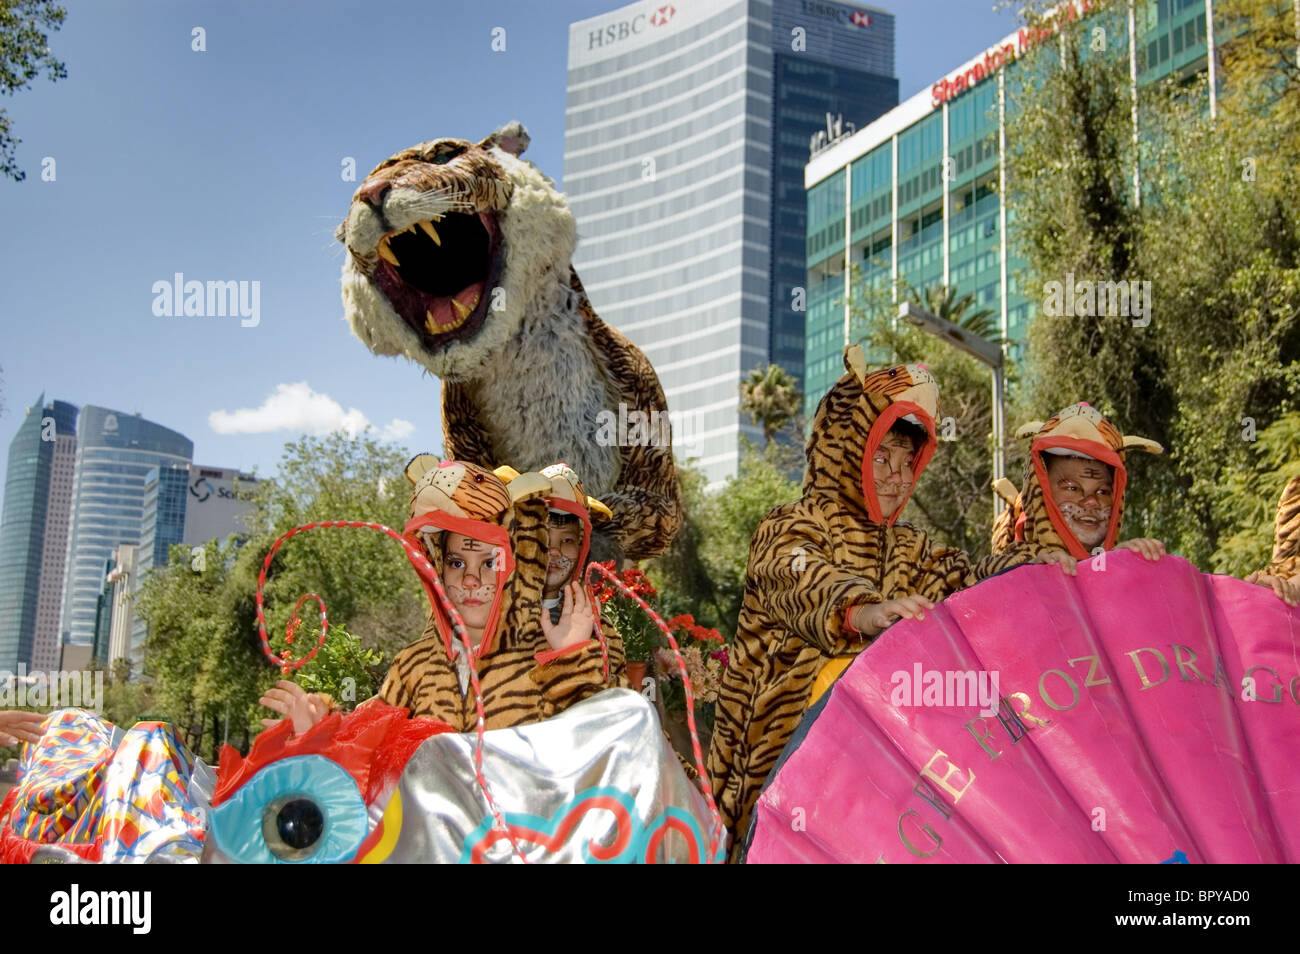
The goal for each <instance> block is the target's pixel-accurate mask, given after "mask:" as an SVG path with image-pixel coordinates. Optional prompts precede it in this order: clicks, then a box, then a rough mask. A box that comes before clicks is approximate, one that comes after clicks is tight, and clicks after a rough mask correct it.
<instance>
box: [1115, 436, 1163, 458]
mask: <svg viewBox="0 0 1300 954" xmlns="http://www.w3.org/2000/svg"><path fill="white" fill-rule="evenodd" d="M1123 449H1124V450H1144V451H1146V452H1147V453H1148V454H1163V453H1164V452H1165V449H1164V448H1163V447H1161V446H1160V445H1159V444H1158V443H1156V442H1155V441H1153V440H1149V439H1147V438H1145V437H1138V436H1137V435H1136V434H1125V435H1124V448H1123Z"/></svg>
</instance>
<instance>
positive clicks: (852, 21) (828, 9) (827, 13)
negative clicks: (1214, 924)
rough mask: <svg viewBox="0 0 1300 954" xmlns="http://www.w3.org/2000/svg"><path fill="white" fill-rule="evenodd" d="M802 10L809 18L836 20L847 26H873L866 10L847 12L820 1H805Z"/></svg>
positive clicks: (842, 8)
mask: <svg viewBox="0 0 1300 954" xmlns="http://www.w3.org/2000/svg"><path fill="white" fill-rule="evenodd" d="M802 10H803V12H804V13H806V14H808V15H809V16H813V17H821V18H822V19H824V20H836V21H838V22H839V23H842V24H844V25H845V26H851V27H869V26H871V15H870V14H869V13H867V12H866V11H865V10H847V9H845V8H844V7H840V6H836V5H834V4H831V3H820V2H819V0H803V3H802Z"/></svg>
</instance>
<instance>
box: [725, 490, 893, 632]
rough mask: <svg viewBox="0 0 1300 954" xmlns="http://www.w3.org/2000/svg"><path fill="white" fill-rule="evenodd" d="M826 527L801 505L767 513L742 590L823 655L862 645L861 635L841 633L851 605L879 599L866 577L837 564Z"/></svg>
mask: <svg viewBox="0 0 1300 954" xmlns="http://www.w3.org/2000/svg"><path fill="white" fill-rule="evenodd" d="M829 536H830V535H829V534H828V533H827V532H826V530H825V528H824V527H822V526H821V524H820V523H819V522H818V521H817V520H816V519H815V518H814V517H813V516H812V513H811V512H810V511H808V510H805V509H803V508H797V507H796V508H791V509H790V510H787V511H786V512H785V513H780V512H775V513H773V514H770V515H769V516H768V517H766V518H765V519H764V520H763V522H762V523H760V524H759V525H758V529H757V530H756V531H755V532H754V539H753V542H752V543H751V545H750V549H749V569H748V572H747V580H746V589H747V590H748V591H749V592H751V593H754V594H755V595H756V596H757V598H758V600H759V601H760V603H761V605H762V612H763V614H764V615H765V616H766V618H767V619H770V620H780V624H781V626H783V627H784V628H786V629H787V630H789V631H790V632H792V633H795V634H796V635H798V636H799V637H800V638H801V639H803V641H804V642H806V643H808V645H810V646H814V647H816V648H817V649H818V650H820V651H821V652H822V653H824V654H826V655H827V656H836V655H841V654H843V653H846V652H848V651H850V649H861V648H862V642H861V637H859V636H856V635H852V634H850V633H847V632H845V628H844V615H845V612H846V611H847V610H848V609H849V608H850V607H853V606H859V605H864V604H871V603H881V602H883V601H884V597H883V596H882V595H881V593H880V590H879V589H878V588H877V587H876V586H875V584H873V583H872V582H871V581H870V580H867V579H865V578H864V577H862V576H859V575H858V574H856V573H854V572H852V571H851V570H850V569H848V568H846V567H843V566H841V565H840V564H838V563H836V562H835V560H834V559H832V558H831V555H830V554H829V552H828V551H827V549H826V545H825V543H824V541H826V540H827V539H828V538H829Z"/></svg>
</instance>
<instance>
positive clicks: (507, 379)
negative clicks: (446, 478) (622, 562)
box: [335, 122, 683, 560]
mask: <svg viewBox="0 0 1300 954" xmlns="http://www.w3.org/2000/svg"><path fill="white" fill-rule="evenodd" d="M528 142H529V137H528V133H527V131H526V130H525V129H524V127H523V126H522V125H520V124H519V123H517V122H512V123H508V124H507V125H505V126H503V127H502V128H500V129H498V130H497V131H496V132H494V133H492V134H491V135H489V136H488V137H486V138H485V139H483V140H482V141H481V142H478V143H473V142H470V141H468V140H464V139H436V140H431V141H429V142H424V143H420V144H419V145H417V146H413V147H411V148H409V149H404V150H402V151H401V152H398V153H396V154H395V155H393V156H391V157H389V158H388V159H386V160H384V161H383V162H381V163H380V164H379V165H378V166H376V167H375V168H374V169H373V170H372V171H371V172H370V174H369V175H368V176H367V177H366V180H365V181H364V182H363V183H362V184H361V186H360V187H359V188H358V189H357V190H356V193H355V194H354V195H353V197H352V202H351V205H350V207H349V210H348V215H347V218H346V220H345V221H344V222H343V224H342V225H340V226H339V228H338V230H337V231H336V233H335V235H336V237H337V238H338V239H339V241H341V242H342V243H343V244H344V246H345V247H346V248H347V252H348V254H347V256H346V258H345V261H344V263H343V279H342V286H343V307H344V311H345V313H346V316H347V320H348V322H349V324H350V325H351V327H352V331H353V333H354V334H355V335H356V336H357V337H358V338H360V339H361V341H362V342H363V343H364V344H365V346H366V347H367V348H369V349H370V350H371V351H372V352H373V353H375V354H377V355H404V356H405V357H406V358H407V359H409V360H411V361H413V362H415V363H417V364H419V365H420V366H422V367H423V368H425V369H426V370H427V371H429V372H431V373H432V374H435V375H437V376H438V378H439V379H441V382H442V419H443V439H444V445H443V450H444V454H445V456H446V457H448V458H455V459H457V460H463V461H471V462H473V463H476V464H479V465H481V466H483V467H487V468H493V467H497V466H500V465H502V464H507V463H509V464H514V465H516V466H519V467H521V468H522V469H524V470H539V469H540V468H541V467H543V466H544V465H547V464H550V463H551V462H553V461H557V460H567V461H570V462H572V463H573V466H574V468H575V469H576V470H577V471H578V472H579V473H581V474H582V475H583V478H584V479H585V480H586V482H587V486H588V487H589V488H590V489H591V490H592V492H593V493H594V494H595V495H596V496H597V497H599V498H600V499H601V500H603V501H604V502H605V504H606V505H607V506H608V508H609V511H610V513H609V516H608V517H603V518H601V519H598V520H597V521H596V525H595V528H594V530H595V535H594V538H593V548H594V549H595V551H596V552H597V553H598V558H599V559H602V560H604V559H611V558H622V557H623V556H626V557H628V558H631V559H637V560H639V559H644V558H647V557H652V556H655V555H657V554H659V553H662V552H663V551H664V550H665V549H667V547H668V545H669V543H670V542H671V541H672V538H673V535H674V534H675V533H676V532H677V527H678V526H679V524H680V523H681V520H682V516H683V514H682V506H681V493H680V489H679V487H678V483H677V472H676V466H675V464H674V462H673V455H672V446H671V436H670V433H669V428H668V427H667V426H666V425H667V421H668V406H667V401H666V400H665V398H664V394H663V389H662V387H661V386H660V384H659V379H658V377H657V376H656V375H655V372H654V368H653V367H652V366H651V365H650V362H649V361H648V360H646V357H645V355H644V354H642V353H641V351H640V350H638V349H637V348H636V347H635V346H634V345H633V344H632V343H631V342H629V341H628V340H627V339H626V338H625V337H623V335H621V334H620V333H619V332H618V331H616V330H615V329H613V328H610V327H609V326H608V325H606V324H605V323H604V322H602V321H601V320H600V318H599V317H598V316H597V315H596V312H595V310H594V309H593V308H592V306H591V303H590V302H589V301H588V300H587V296H586V293H585V291H584V290H583V287H582V283H581V282H580V281H579V280H578V275H577V273H576V272H575V271H574V269H573V266H572V262H571V259H572V256H573V250H574V247H575V244H576V242H577V224H576V222H575V220H574V217H573V213H572V211H570V209H569V206H568V203H567V202H566V200H565V198H564V196H563V195H562V194H560V192H558V191H557V190H556V188H555V183H554V182H553V181H552V180H551V179H550V178H549V177H547V176H546V175H544V174H543V173H542V172H541V171H540V170H538V169H537V167H535V166H534V165H533V164H532V163H531V162H529V161H527V160H525V159H521V158H520V156H521V154H522V153H523V152H524V150H525V149H526V148H527V146H528ZM620 408H623V409H625V410H624V411H623V413H624V414H625V415H626V414H628V413H629V412H630V411H636V412H638V413H639V414H642V415H645V419H646V420H654V421H660V420H662V421H663V425H664V426H661V427H659V428H653V430H654V431H655V433H654V434H645V435H642V436H643V437H644V439H643V440H637V439H634V438H628V439H622V440H612V441H611V440H608V439H604V438H603V437H602V430H601V427H602V425H601V422H602V421H608V420H609V419H610V417H611V416H614V417H617V415H618V414H619V412H620Z"/></svg>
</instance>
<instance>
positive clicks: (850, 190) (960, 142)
mask: <svg viewBox="0 0 1300 954" xmlns="http://www.w3.org/2000/svg"><path fill="white" fill-rule="evenodd" d="M1061 9H1062V11H1067V12H1066V13H1065V15H1072V16H1074V17H1091V18H1094V21H1095V23H1096V24H1098V25H1105V26H1106V28H1107V30H1106V35H1107V36H1108V37H1110V38H1112V40H1111V41H1112V42H1118V43H1119V44H1121V45H1122V47H1123V49H1125V50H1127V49H1128V44H1129V43H1130V42H1131V41H1132V38H1131V37H1130V36H1129V24H1128V16H1127V12H1128V7H1127V4H1125V3H1122V2H1120V3H1103V2H1101V0H1074V2H1073V3H1072V4H1062V6H1061ZM1070 10H1072V11H1073V12H1072V13H1069V12H1068V11H1070ZM1133 26H1134V29H1135V31H1136V34H1137V35H1136V44H1137V54H1138V55H1137V67H1136V73H1137V82H1138V84H1139V85H1144V84H1146V83H1148V82H1153V81H1155V80H1159V79H1162V78H1164V77H1166V76H1169V75H1171V74H1175V73H1180V74H1185V73H1188V72H1191V71H1195V70H1196V69H1198V68H1200V67H1202V66H1203V65H1204V63H1205V62H1206V49H1207V40H1208V38H1209V36H1210V34H1209V33H1208V28H1207V22H1206V10H1205V0H1138V2H1137V3H1136V5H1135V16H1134V19H1133ZM1050 37H1051V31H1050V30H1033V29H1028V28H1026V29H1022V30H1019V31H1017V32H1016V33H1013V34H1011V35H1009V36H1007V37H1006V38H1005V39H1003V40H1002V41H1000V42H999V43H997V44H994V45H993V46H991V47H989V48H988V49H986V50H983V51H980V52H979V53H978V54H977V55H976V56H974V57H973V58H972V59H971V60H969V61H967V62H966V63H964V64H962V65H961V66H959V67H957V68H956V69H954V70H951V71H949V72H947V73H945V74H944V75H943V76H941V77H939V78H938V79H937V80H936V81H935V82H934V83H933V84H932V85H931V86H930V87H929V88H927V89H925V90H923V91H921V92H920V93H917V94H916V95H915V96H913V97H911V98H909V99H908V100H907V101H905V102H904V103H902V104H901V105H899V106H898V107H897V108H896V109H894V110H891V111H890V112H889V113H886V114H885V115H884V116H881V117H880V118H879V119H877V120H876V121H875V122H873V123H871V124H869V125H868V126H867V127H866V128H864V129H860V130H858V131H857V132H856V133H855V134H854V135H852V136H850V137H848V138H846V139H844V140H842V141H841V142H839V143H837V144H835V145H834V146H832V147H831V148H829V149H827V150H826V151H824V152H822V153H821V154H820V155H816V156H814V157H812V159H811V160H810V161H809V163H808V165H807V168H806V170H805V185H806V186H807V202H808V219H807V270H808V278H807V280H808V321H807V339H806V343H805V362H806V380H807V384H806V387H805V390H804V402H805V411H806V412H807V413H809V414H811V412H812V411H813V410H815V409H816V407H817V403H818V401H820V400H821V397H822V395H824V394H825V393H826V391H827V390H829V389H830V386H831V385H832V384H834V383H835V381H836V379H838V378H839V376H840V375H841V374H843V372H844V366H843V362H842V358H841V355H842V352H843V349H844V345H845V344H846V343H850V342H851V341H854V340H857V337H858V336H859V335H860V334H861V329H855V328H851V327H850V316H849V309H848V305H847V304H846V299H847V297H848V294H849V284H850V275H851V268H852V266H855V265H856V266H857V268H858V269H860V278H861V280H862V281H863V282H864V283H866V284H867V285H868V286H870V287H871V288H873V289H875V290H876V291H877V292H880V293H890V294H892V293H893V291H894V289H896V288H897V283H898V282H899V281H902V280H905V281H906V282H907V283H909V284H910V285H912V286H913V287H915V288H917V289H924V288H927V287H931V286H934V285H940V284H942V285H948V286H950V287H952V288H954V289H955V290H956V292H957V293H958V294H967V293H970V294H973V295H974V296H975V298H976V307H977V308H985V309H989V310H990V311H992V312H993V314H994V315H995V322H994V323H995V325H996V326H997V327H998V328H999V330H1000V333H1001V335H1002V337H1003V338H1004V339H1005V340H1006V341H1007V342H1008V348H1009V352H1010V356H1011V358H1012V359H1013V360H1014V359H1016V358H1018V357H1019V355H1020V353H1021V349H1022V348H1023V344H1024V341H1025V332H1026V326H1027V324H1028V322H1029V318H1030V314H1031V308H1032V302H1031V297H1030V296H1027V295H1026V294H1025V290H1024V289H1021V288H1019V287H1018V286H1017V278H1016V273H1017V271H1018V270H1019V269H1020V268H1022V267H1023V266H1024V264H1025V263H1024V262H1023V260H1021V259H1019V258H1017V257H1016V256H1015V255H1014V253H1013V252H1012V251H1011V242H1010V240H1009V235H1008V230H1014V228H1015V209H1014V208H1012V207H1009V205H1008V204H1007V202H1006V201H1005V195H1006V189H1005V168H1004V165H1003V155H1004V151H1005V140H1006V130H1007V127H1008V124H1014V122H1015V105H1014V104H1015V96H1014V95H1008V90H1013V91H1014V89H1015V88H1016V85H1017V84H1020V83H1024V82H1026V81H1027V80H1032V78H1031V77H1028V76H1027V75H1025V72H1026V71H1027V67H1025V66H1024V64H1023V63H1022V62H1021V61H1020V57H1022V56H1023V55H1024V54H1025V53H1026V52H1028V50H1029V49H1030V48H1031V47H1033V46H1035V45H1037V44H1038V43H1041V42H1044V41H1046V40H1049V39H1050ZM876 357H877V358H878V359H879V360H887V356H876Z"/></svg>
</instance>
